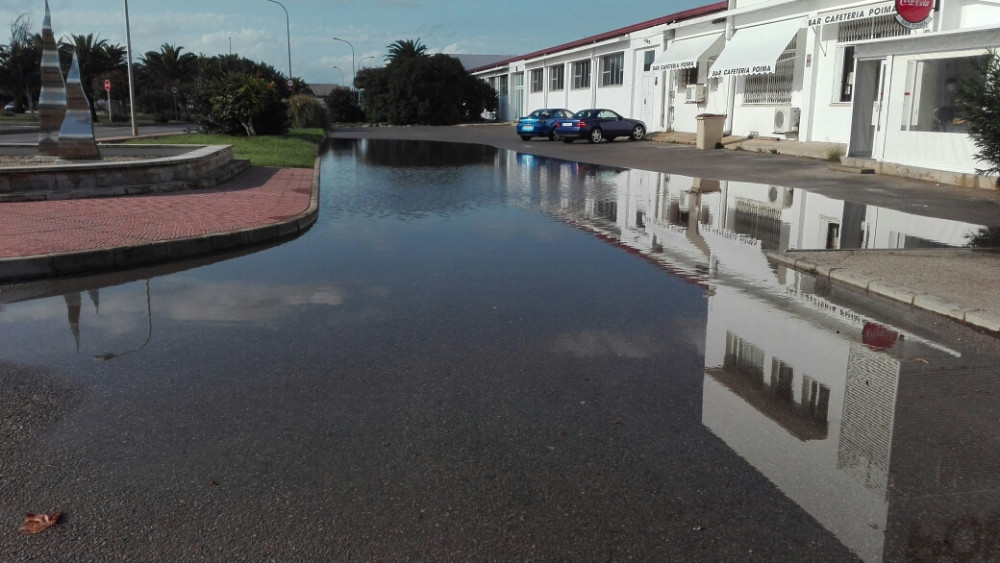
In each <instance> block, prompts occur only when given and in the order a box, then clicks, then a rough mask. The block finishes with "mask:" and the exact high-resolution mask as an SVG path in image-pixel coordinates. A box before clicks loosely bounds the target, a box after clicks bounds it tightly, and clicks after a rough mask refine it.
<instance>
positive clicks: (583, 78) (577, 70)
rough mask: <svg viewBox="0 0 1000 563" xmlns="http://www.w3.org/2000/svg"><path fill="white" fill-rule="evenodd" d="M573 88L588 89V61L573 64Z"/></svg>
mask: <svg viewBox="0 0 1000 563" xmlns="http://www.w3.org/2000/svg"><path fill="white" fill-rule="evenodd" d="M573 88H590V61H576V62H575V63H573Z"/></svg>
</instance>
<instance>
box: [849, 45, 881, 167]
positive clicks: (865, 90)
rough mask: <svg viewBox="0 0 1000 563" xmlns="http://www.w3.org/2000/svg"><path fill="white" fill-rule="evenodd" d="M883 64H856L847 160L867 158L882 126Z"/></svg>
mask: <svg viewBox="0 0 1000 563" xmlns="http://www.w3.org/2000/svg"><path fill="white" fill-rule="evenodd" d="M885 67H886V65H885V60H872V61H858V62H857V64H856V67H855V72H854V77H855V79H854V112H853V119H852V123H851V147H850V152H849V156H855V157H859V158H870V157H871V156H872V148H873V147H874V145H875V135H876V133H877V132H878V129H879V123H881V122H882V116H883V113H884V112H883V111H882V110H883V108H884V106H885V98H884V96H883V89H884V88H883V84H884V81H883V80H884V76H885V73H886V68H885Z"/></svg>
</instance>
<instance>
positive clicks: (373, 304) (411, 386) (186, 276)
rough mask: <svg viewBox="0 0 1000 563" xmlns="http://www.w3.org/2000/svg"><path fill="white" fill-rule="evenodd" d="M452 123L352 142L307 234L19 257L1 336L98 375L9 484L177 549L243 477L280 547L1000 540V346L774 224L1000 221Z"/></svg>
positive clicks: (976, 551) (709, 550)
mask: <svg viewBox="0 0 1000 563" xmlns="http://www.w3.org/2000/svg"><path fill="white" fill-rule="evenodd" d="M408 147H412V148H413V149H414V150H415V151H417V152H423V155H422V158H427V159H431V160H432V161H433V162H437V164H436V165H432V166H422V165H420V164H417V163H411V162H410V161H409V160H407V159H408V158H409V157H408V156H406V155H405V154H404V153H407V152H409V148H408ZM426 147H431V144H427V143H402V144H396V145H395V146H394V147H391V148H385V149H383V148H380V147H379V143H376V142H374V141H369V142H362V143H353V142H334V143H331V145H329V150H328V152H327V153H326V154H325V155H324V169H323V178H324V180H323V182H324V185H323V188H322V198H323V210H322V214H323V218H322V222H321V223H320V224H318V225H317V228H314V229H312V230H310V232H309V233H307V234H306V235H304V236H303V237H300V238H299V239H296V240H295V241H292V242H291V243H288V244H285V245H282V246H281V247H277V248H272V249H269V250H267V251H265V252H257V253H254V254H247V255H241V256H239V259H237V260H224V261H218V262H216V263H210V262H211V261H209V260H207V259H199V260H198V261H189V262H186V263H178V264H170V265H165V266H161V267H157V268H147V269H142V270H136V271H131V272H119V273H115V274H108V275H104V276H92V277H89V278H79V279H66V280H49V281H45V282H39V283H35V284H21V285H18V286H12V287H5V288H3V290H2V291H0V305H4V308H3V309H2V310H0V334H2V335H3V343H4V345H5V346H4V347H3V349H2V352H3V357H2V359H3V362H0V370H2V369H3V368H4V366H5V365H18V366H29V365H44V366H46V367H48V366H53V367H54V368H55V369H56V371H61V372H63V373H64V374H65V376H66V377H67V378H68V379H71V380H72V382H73V383H74V384H76V385H79V386H81V387H83V389H82V390H81V391H80V396H81V397H84V399H81V401H80V403H79V406H77V403H73V405H74V406H73V408H72V412H66V409H63V412H64V413H65V414H64V416H66V419H65V422H64V423H62V424H60V425H58V426H45V427H44V428H45V429H46V430H45V431H46V432H48V434H47V435H46V440H45V442H44V444H42V445H39V446H37V449H32V448H36V446H33V445H30V444H28V443H27V442H24V441H22V442H19V443H18V444H19V445H18V447H19V448H22V450H23V451H22V450H19V451H17V452H14V453H12V454H11V456H12V458H11V459H22V460H24V461H25V462H26V463H27V462H29V461H30V462H35V461H37V459H45V460H46V463H45V464H42V466H41V467H38V466H37V464H36V465H32V466H31V467H32V469H33V470H32V471H11V472H5V473H4V475H2V476H0V479H2V482H0V485H3V488H4V490H6V491H10V493H11V495H12V496H5V498H3V499H0V504H2V503H8V505H9V506H8V505H4V506H3V508H4V509H5V511H8V512H16V510H14V507H17V508H18V509H20V508H21V506H22V505H29V504H31V503H35V502H38V499H37V498H34V496H33V495H35V494H36V491H39V490H42V489H45V490H52V491H53V492H52V493H51V494H52V496H53V498H56V499H58V500H59V502H60V503H61V504H62V505H65V506H71V507H79V506H86V507H88V510H94V511H95V514H94V516H93V519H94V520H101V521H109V522H110V521H112V520H113V521H114V525H113V526H110V525H109V526H108V528H109V529H113V530H114V538H111V540H112V541H114V540H116V539H117V538H125V539H124V540H123V541H127V542H130V545H135V546H142V547H143V548H145V547H149V548H150V549H159V550H161V551H163V550H166V549H167V548H166V547H164V546H165V543H166V542H164V540H163V539H162V537H158V536H157V537H154V536H155V535H154V534H150V533H149V530H150V529H155V530H157V531H160V530H176V529H177V528H176V527H174V523H175V522H177V521H179V518H178V516H177V515H178V514H179V513H180V511H181V509H180V508H177V506H180V505H181V504H183V505H185V506H188V507H205V506H207V507H208V508H207V509H205V510H201V509H199V510H192V511H190V512H186V513H184V514H183V516H184V518H183V519H184V520H186V521H188V522H189V523H190V529H192V530H197V531H195V532H190V531H189V530H187V529H181V530H180V531H178V532H176V533H177V534H178V538H177V539H178V541H172V542H170V545H194V544H195V543H196V538H197V537H200V536H199V534H201V531H203V530H204V529H207V528H206V527H207V526H210V525H211V522H210V521H209V522H206V520H210V519H212V518H213V515H214V514H216V513H217V512H218V510H229V511H231V512H233V513H239V514H246V515H248V517H247V518H245V519H244V520H242V521H241V522H240V525H239V526H237V529H239V530H240V533H239V534H236V535H235V536H234V537H235V539H234V541H233V545H234V546H236V547H234V548H233V553H234V554H236V555H246V556H245V557H243V558H252V557H253V555H259V553H256V551H258V550H259V551H260V553H266V554H267V556H268V557H270V558H274V559H278V560H280V559H287V558H288V557H287V556H288V553H286V552H282V551H281V550H280V549H275V550H274V551H268V549H271V546H273V545H285V544H287V545H293V544H294V545H304V544H303V543H301V542H303V541H305V542H306V543H308V542H312V541H315V542H316V545H320V546H326V547H328V548H329V549H330V550H331V553H335V554H336V555H331V558H334V559H338V558H339V559H349V558H350V557H351V556H352V555H353V556H355V557H356V558H361V559H371V560H387V559H393V555H395V556H397V557H396V558H398V554H399V553H401V549H400V546H404V548H405V549H412V553H413V554H415V555H414V556H413V558H423V559H454V560H468V559H475V558H477V557H479V556H481V554H482V553H483V552H487V551H489V552H491V553H500V554H502V555H501V556H509V557H508V558H511V559H559V558H567V554H573V555H571V556H569V557H571V558H574V559H581V560H585V559H587V558H588V557H589V556H591V555H592V554H594V553H600V556H601V557H602V558H610V559H619V558H621V559H623V558H626V557H633V558H634V559H636V560H659V559H677V560H682V559H690V560H740V559H745V558H747V556H748V555H747V554H748V550H750V549H752V550H753V555H755V556H758V557H761V558H770V559H782V558H784V559H788V560H817V559H824V558H825V559H831V560H847V559H849V557H850V553H848V550H850V551H853V553H855V554H857V555H859V556H861V557H862V558H863V559H865V560H869V561H878V560H883V559H885V560H900V559H907V558H914V559H920V558H931V557H938V558H947V557H952V558H954V559H973V558H974V557H978V558H980V559H984V560H988V559H995V558H996V557H997V553H996V552H995V551H991V550H993V549H994V547H993V546H994V545H995V544H996V543H997V541H996V540H997V537H998V536H997V529H998V523H1000V519H998V518H997V517H996V514H997V513H996V512H995V508H994V507H995V506H996V502H997V500H1000V499H998V498H997V496H998V495H997V494H996V491H997V490H998V483H997V482H996V481H997V479H1000V477H997V476H998V475H1000V471H998V469H1000V466H998V464H997V463H995V462H994V458H996V455H995V452H996V451H1000V449H998V448H1000V443H997V442H998V440H1000V438H997V437H996V436H1000V433H997V432H996V428H994V426H995V424H997V422H996V421H998V420H1000V406H998V405H997V404H996V401H995V396H996V394H997V393H1000V388H998V384H997V377H996V376H997V375H998V374H997V373H996V368H995V367H994V365H993V363H992V362H988V361H983V359H981V358H979V357H978V356H976V355H975V354H974V353H970V352H969V351H968V350H966V349H962V348H959V347H958V345H957V344H956V343H955V342H953V341H952V340H947V341H945V340H944V339H942V338H941V337H940V334H939V333H938V332H935V331H934V330H932V329H931V328H928V327H923V326H917V325H916V324H915V323H911V322H908V320H907V319H906V318H900V316H899V315H897V314H892V313H887V312H886V310H884V309H879V308H872V307H869V306H867V305H866V303H862V302H861V301H860V298H854V300H852V299H851V298H850V297H849V296H846V295H844V294H841V293H839V292H838V291H837V290H836V288H832V287H830V286H828V285H825V284H823V283H820V282H817V280H815V279H813V278H810V277H809V276H805V275H802V274H799V273H796V272H792V271H788V270H785V269H783V268H776V267H773V266H771V265H770V264H769V263H768V262H767V260H766V258H765V256H764V254H763V250H765V249H777V250H782V249H787V248H827V247H831V248H836V247H840V248H845V247H854V248H856V247H863V248H875V247H911V248H912V247H921V246H927V245H932V246H933V245H961V244H963V242H962V241H963V238H964V237H965V236H966V235H967V234H968V233H969V232H975V231H976V230H977V229H978V228H979V227H978V226H975V225H966V224H961V223H954V222H948V221H936V220H933V219H929V218H925V217H912V216H904V215H902V214H898V213H897V212H893V211H889V210H885V209H879V208H875V207H870V206H863V205H856V204H852V203H847V202H838V201H835V200H830V199H828V198H823V197H822V196H816V195H815V194H810V193H807V192H802V191H798V190H790V189H786V188H781V187H777V186H760V185H754V184H746V183H738V182H711V181H705V180H701V179H697V178H690V177H683V176H678V175H670V174H658V173H651V172H642V171H633V170H622V169H617V168H608V167H602V166H593V165H586V164H578V163H568V162H562V161H556V160H550V159H542V158H538V157H533V156H530V155H519V154H516V153H512V152H507V151H497V150H495V149H475V150H471V149H470V150H471V153H472V154H470V153H469V151H467V150H465V149H460V148H458V147H460V145H446V144H442V145H434V146H433V147H431V148H426ZM452 147H454V148H456V149H457V153H453V155H452V156H447V155H445V156H442V157H441V158H440V159H438V160H436V161H435V160H433V159H435V158H437V157H436V156H435V155H434V154H431V153H438V152H446V151H448V150H450V148H452ZM428 151H429V152H428ZM455 154H460V155H461V156H460V157H459V156H455ZM400 159H401V160H400ZM463 159H467V160H463ZM463 162H464V164H463ZM567 226H571V227H572V228H567ZM928 233H930V234H928ZM893 245H895V246H893ZM621 251H625V252H621ZM227 258H228V257H227ZM636 258H641V260H637V259H636ZM650 264H653V265H655V266H657V267H658V268H654V267H650ZM664 271H666V272H667V273H665V272H664ZM154 317H155V319H156V323H155V328H156V330H155V332H154V330H153V327H154V324H153V318H154ZM67 323H68V324H69V330H68V332H67ZM81 349H82V350H81ZM60 353H61V354H60ZM95 356H97V357H98V358H99V359H104V358H105V357H107V358H112V357H113V358H115V361H111V362H95V361H93V359H92V358H94V357H95ZM32 377H35V376H32ZM38 377H42V376H38ZM45 377H47V375H46V376H45ZM991 399H993V400H991ZM0 408H2V404H0ZM39 427H40V428H41V426H39ZM26 444H27V445H26ZM7 461H8V458H5V462H7ZM67 473H69V474H70V475H67ZM80 482H86V483H88V487H86V488H85V489H86V490H85V491H84V492H83V493H81V492H80V490H79V488H78V487H76V486H74V485H73V484H74V483H80ZM122 483H126V484H127V486H122ZM193 483H194V484H196V485H195V486H192V484H193ZM198 483H203V484H204V487H199V486H197V484H198ZM208 483H213V484H212V485H209V484H208ZM206 490H207V491H208V493H206ZM93 491H98V492H99V493H101V494H103V495H104V496H105V497H107V499H105V498H102V499H101V502H96V503H95V502H93V498H92V497H89V496H88V494H92V493H93ZM209 494H211V495H213V496H208V495H209ZM11 498H13V500H10V499H11ZM163 498H175V499H178V501H177V503H172V504H171V505H170V506H168V507H164V508H161V506H162V503H160V504H157V501H162V499H163ZM205 503H210V504H208V505H206V504H205ZM150 506H152V507H155V508H154V512H153V514H152V515H151V519H150V521H148V522H147V521H145V520H144V521H142V522H139V523H136V522H134V519H129V518H126V517H122V516H121V515H122V514H134V513H136V512H139V511H141V510H142V509H143V507H147V508H148V507H150ZM233 506H237V507H238V508H239V510H234V509H233ZM275 506H282V507H286V508H287V510H285V509H276V508H275ZM8 509H9V510H8ZM74 509H75V508H74ZM101 510H109V511H110V510H113V511H114V514H107V513H101V512H100V511H101ZM296 513H307V514H310V515H311V517H312V518H313V519H314V520H315V521H316V526H314V528H315V529H316V530H320V531H319V532H313V531H312V529H310V530H305V531H304V532H303V531H302V530H298V529H294V530H291V531H289V527H288V526H287V523H288V521H289V518H294V517H295V516H294V514H296ZM498 513H502V514H500V515H498ZM609 515H610V516H609ZM115 518H118V519H117V520H115ZM81 520H82V519H81ZM609 522H611V524H610V525H609ZM430 523H433V524H432V525H431V524H430ZM246 530H251V531H252V533H246ZM357 530H364V531H366V533H367V532H369V531H370V532H371V534H370V541H368V542H366V543H365V544H364V545H359V544H353V545H347V544H348V543H349V542H348V541H347V540H345V543H343V544H336V545H333V546H332V547H331V544H330V541H329V538H330V537H332V536H331V534H333V535H335V536H337V537H343V538H351V537H354V536H352V534H353V533H354V532H356V531H357ZM386 531H392V533H386ZM65 533H68V534H71V533H73V531H72V529H67V531H66V532H65ZM97 533H99V532H97ZM282 534H288V535H282ZM428 534H432V536H433V537H432V541H428V540H427V538H428ZM435 534H436V535H435ZM95 537H96V536H95ZM149 538H153V539H149ZM253 538H268V542H267V545H266V546H265V545H262V544H261V543H259V542H257V541H256V540H255V539H253ZM274 538H278V540H275V539H274ZM498 538H499V539H498ZM99 539H100V540H102V541H103V540H104V539H105V538H104V537H100V538H99ZM171 539H173V538H171ZM449 542H450V543H449ZM461 542H466V543H461ZM581 542H583V543H581ZM70 544H71V542H69V543H63V544H60V546H65V545H70ZM39 545H41V544H39ZM73 545H75V544H73ZM86 545H87V546H88V547H90V548H91V549H92V550H102V549H104V548H103V547H96V546H97V542H93V543H90V544H86ZM118 545H119V544H114V546H115V547H116V548H117V546H118ZM427 545H434V546H438V545H441V546H444V545H447V546H448V550H447V551H441V552H429V551H421V550H422V549H425V547H426V546H427ZM483 546H486V547H483ZM609 546H611V547H609ZM844 546H846V547H844ZM26 549H28V548H26ZM30 549H34V548H30ZM39 549H43V548H39ZM108 549H109V550H110V549H111V548H108ZM122 549H124V548H122ZM136 549H137V548H136ZM337 549H340V551H336V550H337ZM463 549H466V550H465V551H462V550H463ZM241 550H242V551H241ZM358 550H361V551H358ZM124 552H127V551H119V552H116V554H118V555H120V553H124ZM164 552H166V551H164ZM248 553H250V554H251V555H247V554H248ZM407 553H410V552H409V551H408V552H407ZM101 554H106V552H105V551H101ZM349 554H351V555H349ZM577 554H579V555H577ZM338 555H339V556H340V557H337V556H338ZM518 555H521V556H522V557H518ZM88 556H91V557H93V554H92V553H91V554H88ZM421 556H422V557H421ZM30 558H31V557H24V558H23V559H30ZM35 558H36V559H44V558H43V557H35ZM237 558H239V557H237Z"/></svg>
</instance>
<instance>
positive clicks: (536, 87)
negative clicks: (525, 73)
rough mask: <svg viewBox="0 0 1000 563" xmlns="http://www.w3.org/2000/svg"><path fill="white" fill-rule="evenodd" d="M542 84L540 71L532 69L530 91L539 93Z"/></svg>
mask: <svg viewBox="0 0 1000 563" xmlns="http://www.w3.org/2000/svg"><path fill="white" fill-rule="evenodd" d="M543 83H544V81H543V80H542V69H540V68H536V69H533V70H532V71H531V91H532V92H541V91H542V84H543Z"/></svg>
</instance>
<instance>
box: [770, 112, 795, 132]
mask: <svg viewBox="0 0 1000 563" xmlns="http://www.w3.org/2000/svg"><path fill="white" fill-rule="evenodd" d="M798 130H799V108H774V132H775V133H790V132H792V131H798Z"/></svg>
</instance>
